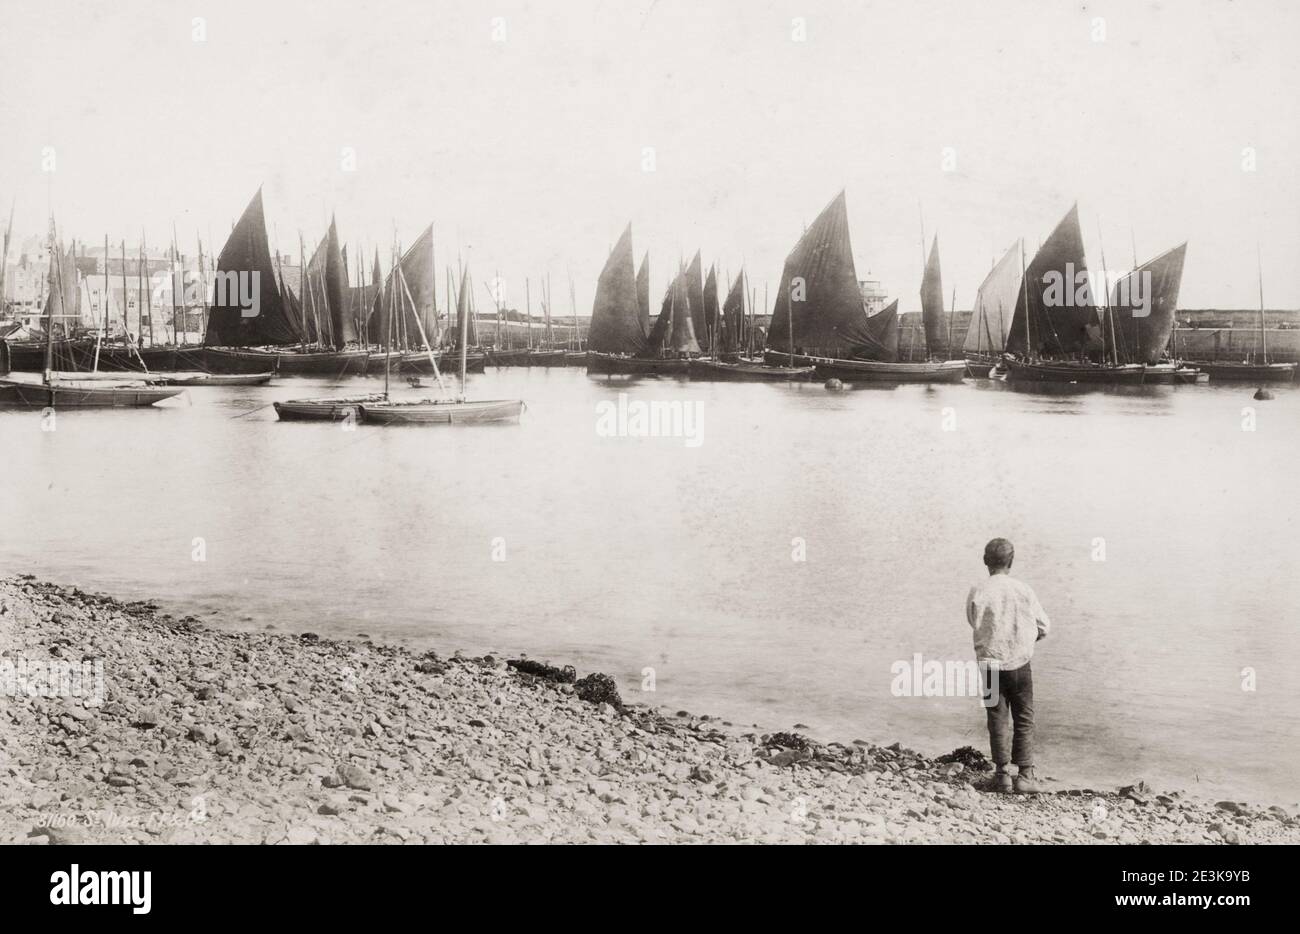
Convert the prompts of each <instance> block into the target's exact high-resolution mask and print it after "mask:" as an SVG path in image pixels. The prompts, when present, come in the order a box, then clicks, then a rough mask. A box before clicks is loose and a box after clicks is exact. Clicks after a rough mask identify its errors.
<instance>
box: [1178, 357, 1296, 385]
mask: <svg viewBox="0 0 1300 934" xmlns="http://www.w3.org/2000/svg"><path fill="white" fill-rule="evenodd" d="M1191 362H1192V364H1193V365H1194V366H1195V367H1196V368H1197V369H1199V370H1201V371H1202V372H1203V373H1207V374H1208V375H1209V377H1210V382H1212V383H1290V382H1293V381H1294V380H1295V372H1296V365H1295V364H1294V363H1248V362H1244V361H1243V362H1240V363H1227V362H1223V361H1214V362H1212V363H1209V362H1206V361H1203V360H1194V361H1191Z"/></svg>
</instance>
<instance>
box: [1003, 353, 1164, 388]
mask: <svg viewBox="0 0 1300 934" xmlns="http://www.w3.org/2000/svg"><path fill="white" fill-rule="evenodd" d="M1003 363H1004V364H1005V365H1006V367H1007V377H1008V378H1009V379H1012V380H1021V381H1026V382H1039V383H1116V384H1121V385H1140V384H1141V383H1143V382H1144V381H1145V377H1146V369H1147V368H1146V365H1145V364H1142V363H1121V364H1117V365H1116V364H1102V363H1088V362H1071V361H1061V360H1056V361H1043V360H1038V361H1025V360H1018V359H1016V358H1015V357H1011V356H1008V357H1005V358H1003Z"/></svg>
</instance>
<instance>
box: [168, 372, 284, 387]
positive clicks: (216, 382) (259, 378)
mask: <svg viewBox="0 0 1300 934" xmlns="http://www.w3.org/2000/svg"><path fill="white" fill-rule="evenodd" d="M274 375H275V374H274V373H146V374H144V378H145V379H146V380H147V381H148V382H151V383H156V384H157V385H159V386H264V385H266V384H267V383H269V382H270V381H271V377H272V376H274Z"/></svg>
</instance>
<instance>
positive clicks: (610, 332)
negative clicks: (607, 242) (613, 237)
mask: <svg viewBox="0 0 1300 934" xmlns="http://www.w3.org/2000/svg"><path fill="white" fill-rule="evenodd" d="M642 271H643V272H644V271H645V264H644V263H643V264H642ZM647 287H648V283H647ZM647 346H648V344H647V340H646V333H645V327H644V325H643V324H642V322H641V300H640V284H639V282H638V281H637V274H636V267H635V265H634V260H633V254H632V224H631V223H630V222H629V223H628V225H627V227H625V228H624V229H623V233H622V235H621V236H620V237H619V238H618V243H616V244H614V249H613V251H611V252H610V254H609V257H608V258H607V259H606V260H605V268H603V269H602V270H601V271H600V277H599V278H598V279H597V280H596V297H595V299H594V300H593V301H592V306H591V330H590V331H589V332H588V333H587V372H588V373H599V374H605V373H629V372H640V371H639V370H636V369H634V366H635V365H637V363H638V361H637V358H638V357H640V356H642V355H644V354H645V352H646V348H647Z"/></svg>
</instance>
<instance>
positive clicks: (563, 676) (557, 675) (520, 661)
mask: <svg viewBox="0 0 1300 934" xmlns="http://www.w3.org/2000/svg"><path fill="white" fill-rule="evenodd" d="M506 665H507V667H509V668H513V669H514V670H515V671H517V672H519V673H520V674H524V675H531V676H532V677H534V678H538V679H540V680H542V681H553V682H555V683H556V684H573V682H575V681H577V680H578V672H577V669H575V668H574V667H573V666H572V665H565V666H564V667H563V668H557V667H556V666H554V665H548V664H546V663H545V662H536V661H533V660H532V659H531V658H510V659H506Z"/></svg>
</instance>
